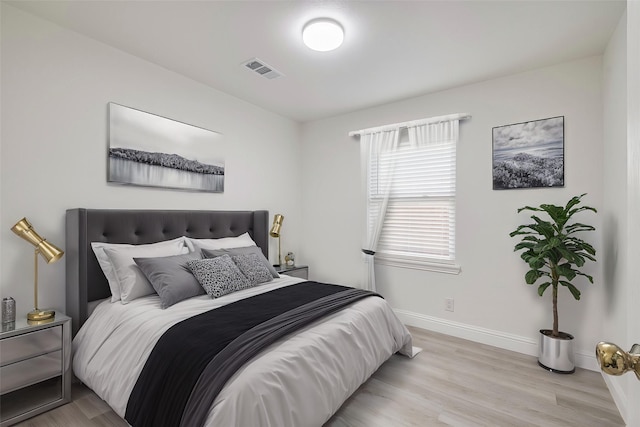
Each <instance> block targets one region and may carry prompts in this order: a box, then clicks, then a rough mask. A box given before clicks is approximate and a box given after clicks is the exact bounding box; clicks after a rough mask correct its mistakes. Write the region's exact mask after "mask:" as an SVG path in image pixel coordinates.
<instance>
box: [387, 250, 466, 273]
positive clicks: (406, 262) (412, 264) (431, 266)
mask: <svg viewBox="0 0 640 427" xmlns="http://www.w3.org/2000/svg"><path fill="white" fill-rule="evenodd" d="M375 262H376V263H377V264H380V265H389V266H392V267H400V268H412V269H414V270H425V271H435V272H437V273H446V274H460V271H461V270H462V269H461V267H460V266H459V265H458V264H456V263H455V262H452V263H447V262H434V261H426V260H421V259H416V258H408V257H397V256H390V255H386V254H381V253H378V254H376V257H375Z"/></svg>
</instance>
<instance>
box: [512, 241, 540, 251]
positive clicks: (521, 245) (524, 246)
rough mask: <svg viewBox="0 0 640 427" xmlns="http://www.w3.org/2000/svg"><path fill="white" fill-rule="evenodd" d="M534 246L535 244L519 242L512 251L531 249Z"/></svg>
mask: <svg viewBox="0 0 640 427" xmlns="http://www.w3.org/2000/svg"><path fill="white" fill-rule="evenodd" d="M535 245H536V244H535V243H532V242H520V243H518V244H517V245H516V246H515V248H513V250H514V251H519V250H520V249H533V247H534V246H535Z"/></svg>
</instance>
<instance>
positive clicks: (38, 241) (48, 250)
mask: <svg viewBox="0 0 640 427" xmlns="http://www.w3.org/2000/svg"><path fill="white" fill-rule="evenodd" d="M11 231H13V232H14V233H16V234H17V235H18V236H20V237H22V238H23V239H24V240H26V241H27V242H29V243H31V244H32V245H33V246H35V248H36V249H37V250H38V253H39V254H40V255H41V256H42V258H44V260H45V261H46V262H47V264H51V263H53V262H56V261H58V260H59V259H60V258H62V256H63V255H64V252H63V251H62V249H60V248H58V247H57V246H55V245H53V244H51V243H49V242H47V241H46V240H45V239H43V238H42V237H40V235H39V234H38V233H36V231H35V230H34V229H33V226H32V225H31V223H30V222H29V221H28V220H27V218H22V219H21V220H20V221H18V222H17V223H16V224H15V225H14V226H13V227H11Z"/></svg>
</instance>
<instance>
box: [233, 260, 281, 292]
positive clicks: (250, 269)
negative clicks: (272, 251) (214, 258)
mask: <svg viewBox="0 0 640 427" xmlns="http://www.w3.org/2000/svg"><path fill="white" fill-rule="evenodd" d="M260 255H262V254H260ZM262 258H264V256H263V257H262ZM231 259H232V260H233V262H235V263H236V265H237V266H238V268H239V269H240V271H241V272H242V274H244V276H245V277H246V278H247V279H248V280H249V282H250V283H251V285H252V286H255V285H259V284H260V283H264V282H270V281H272V280H273V276H272V275H271V272H270V271H269V269H268V268H267V267H266V266H265V265H264V263H263V262H262V259H260V257H259V256H258V254H244V255H233V256H232V257H231Z"/></svg>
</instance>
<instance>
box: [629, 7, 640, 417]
mask: <svg viewBox="0 0 640 427" xmlns="http://www.w3.org/2000/svg"><path fill="white" fill-rule="evenodd" d="M627 92H628V96H627V129H628V133H627V183H628V187H627V203H628V206H627V218H628V224H629V237H628V240H627V256H628V259H629V260H635V261H636V262H637V260H639V259H640V246H638V240H640V223H639V222H638V213H639V212H640V1H638V0H633V1H629V2H627ZM627 277H628V281H627V324H628V331H627V341H626V342H627V344H628V345H629V346H631V344H632V343H640V322H639V321H638V304H639V303H640V281H638V275H637V265H636V264H635V263H633V262H629V263H628V264H627ZM626 381H627V401H628V403H629V404H628V408H629V410H628V412H627V418H626V421H627V425H629V426H640V405H638V402H640V381H638V380H637V378H635V376H634V375H633V374H627V375H626Z"/></svg>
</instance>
